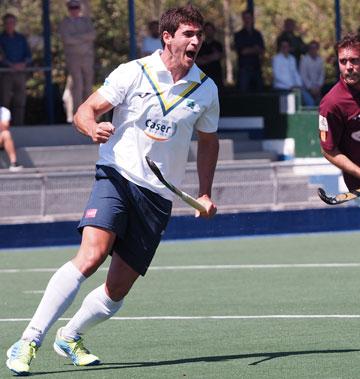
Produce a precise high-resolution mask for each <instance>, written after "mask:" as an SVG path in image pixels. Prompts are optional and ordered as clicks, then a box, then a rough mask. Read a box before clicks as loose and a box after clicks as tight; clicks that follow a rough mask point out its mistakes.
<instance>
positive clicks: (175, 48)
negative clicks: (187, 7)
mask: <svg viewBox="0 0 360 379" xmlns="http://www.w3.org/2000/svg"><path fill="white" fill-rule="evenodd" d="M163 39H164V42H165V43H166V45H167V47H168V49H169V51H170V52H171V54H172V55H173V57H174V58H175V59H176V61H177V62H178V64H179V65H180V66H182V67H183V68H186V69H190V68H191V66H192V65H193V64H194V62H195V59H196V56H197V54H198V52H199V50H200V47H201V44H202V42H203V30H202V27H201V26H200V25H195V24H180V25H179V27H178V29H177V30H176V32H175V34H174V36H173V37H172V36H171V35H170V33H168V32H164V34H163Z"/></svg>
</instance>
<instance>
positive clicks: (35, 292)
mask: <svg viewBox="0 0 360 379" xmlns="http://www.w3.org/2000/svg"><path fill="white" fill-rule="evenodd" d="M44 292H45V290H29V291H22V293H25V294H26V295H28V294H30V295H33V294H43V293H44Z"/></svg>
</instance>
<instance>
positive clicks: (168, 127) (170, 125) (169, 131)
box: [144, 119, 176, 141]
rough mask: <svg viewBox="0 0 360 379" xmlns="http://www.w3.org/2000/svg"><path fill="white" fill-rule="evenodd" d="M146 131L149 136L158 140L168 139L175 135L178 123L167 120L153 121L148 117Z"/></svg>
mask: <svg viewBox="0 0 360 379" xmlns="http://www.w3.org/2000/svg"><path fill="white" fill-rule="evenodd" d="M144 132H145V134H146V135H147V136H148V137H150V138H152V139H154V140H156V141H167V140H168V139H170V138H171V137H173V136H174V135H175V133H176V124H175V123H174V122H171V121H167V120H161V121H153V120H151V119H147V120H146V121H145V130H144Z"/></svg>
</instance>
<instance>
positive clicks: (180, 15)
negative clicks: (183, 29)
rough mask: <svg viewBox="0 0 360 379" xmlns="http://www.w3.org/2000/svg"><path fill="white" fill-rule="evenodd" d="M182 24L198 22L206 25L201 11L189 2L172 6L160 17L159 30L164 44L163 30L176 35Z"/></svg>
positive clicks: (197, 23) (200, 24)
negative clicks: (181, 5)
mask: <svg viewBox="0 0 360 379" xmlns="http://www.w3.org/2000/svg"><path fill="white" fill-rule="evenodd" d="M180 24H196V25H199V26H201V27H203V26H204V18H203V16H202V14H201V13H200V11H199V10H198V9H197V8H195V7H193V6H192V5H191V4H188V5H186V6H184V7H177V8H171V9H169V10H167V11H166V12H165V13H163V15H162V16H161V18H160V24H159V31H160V36H161V43H162V44H163V46H164V41H163V39H162V34H163V32H165V31H166V32H168V33H170V35H171V36H172V37H174V34H175V32H176V31H177V29H178V28H179V25H180Z"/></svg>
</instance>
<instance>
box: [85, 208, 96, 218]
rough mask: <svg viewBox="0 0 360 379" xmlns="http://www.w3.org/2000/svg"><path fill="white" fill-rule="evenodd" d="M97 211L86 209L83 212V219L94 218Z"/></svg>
mask: <svg viewBox="0 0 360 379" xmlns="http://www.w3.org/2000/svg"><path fill="white" fill-rule="evenodd" d="M96 212H97V209H88V210H87V211H86V212H85V218H94V217H95V216H96Z"/></svg>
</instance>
